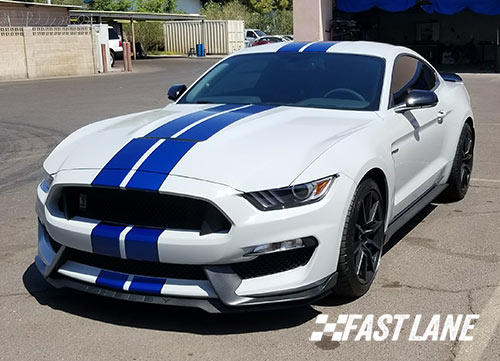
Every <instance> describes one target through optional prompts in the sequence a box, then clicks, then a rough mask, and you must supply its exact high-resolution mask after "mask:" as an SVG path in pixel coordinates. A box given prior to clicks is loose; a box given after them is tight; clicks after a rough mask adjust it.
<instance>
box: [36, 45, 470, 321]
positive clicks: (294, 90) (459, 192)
mask: <svg viewBox="0 0 500 361" xmlns="http://www.w3.org/2000/svg"><path fill="white" fill-rule="evenodd" d="M169 97H170V98H171V99H173V100H176V103H175V104H170V105H168V106H166V107H165V108H163V109H159V110H152V111H148V112H143V113H139V114H132V115H126V116H122V117H118V118H114V119H109V120H105V121H101V122H98V123H95V124H92V125H89V126H87V127H84V128H82V129H80V130H78V131H76V132H75V133H73V134H72V135H70V136H69V137H68V138H67V139H66V140H64V141H63V142H62V143H61V144H59V146H57V148H56V149H55V150H54V151H53V152H52V154H51V155H50V156H49V157H48V158H47V160H46V161H45V163H44V169H45V171H46V173H47V174H46V177H45V179H44V180H43V182H42V183H41V184H40V186H39V187H38V189H37V195H38V201H37V207H36V210H37V214H38V220H39V236H38V247H39V253H38V256H37V257H36V265H37V267H38V269H39V270H40V272H41V273H42V274H43V275H44V277H45V278H46V279H47V281H49V282H50V283H51V284H53V285H54V286H56V287H70V288H75V289H79V290H83V291H86V292H91V293H95V294H100V295H105V296H110V297H114V298H119V299H126V300H132V301H139V302H151V303H162V304H168V305H177V306H189V307H199V308H202V309H205V310H207V311H209V312H227V311H234V310H246V309H249V308H250V309H252V308H254V307H273V306H277V305H278V306H285V305H297V304H303V303H308V302H312V301H313V300H315V299H317V298H319V297H322V296H324V295H326V294H329V293H331V292H332V291H333V292H335V293H336V294H337V295H341V296H348V297H359V296H361V295H363V294H364V293H365V292H366V291H367V290H368V288H369V287H370V285H371V284H372V282H373V279H374V277H375V274H376V273H377V269H378V267H379V263H380V259H381V254H382V249H383V246H384V243H385V242H386V241H387V240H388V239H389V237H390V236H391V235H392V234H393V233H394V231H395V230H397V229H398V228H400V227H401V226H402V225H403V224H404V223H405V222H406V221H408V220H409V219H410V218H411V217H412V216H414V215H415V214H416V213H417V212H419V211H420V210H421V209H422V208H423V207H424V206H425V205H427V204H428V203H429V202H431V201H432V200H433V199H434V198H436V197H437V196H438V195H439V196H440V197H442V198H443V199H447V200H449V201H457V200H460V199H462V198H463V197H464V195H465V193H466V192H467V189H468V185H469V180H470V176H471V171H472V162H473V149H474V122H473V115H472V112H471V105H470V99H469V95H468V93H467V91H466V89H465V87H464V84H463V82H462V80H461V78H460V77H458V76H457V75H454V74H439V73H437V72H436V70H435V69H434V68H433V67H432V66H431V65H430V64H429V63H428V62H427V61H426V60H424V59H423V58H422V57H420V56H419V55H418V54H416V53H415V52H413V51H411V50H409V49H406V48H402V47H395V46H391V45H385V44H378V43H370V42H340V43H331V42H315V43H279V44H271V45H266V46H259V47H255V48H250V49H245V50H243V51H241V52H239V53H236V54H234V55H232V56H229V57H227V58H225V59H224V60H222V61H220V62H219V63H218V64H216V65H215V66H214V67H212V68H211V69H210V70H209V71H208V72H206V73H205V74H204V75H203V76H202V77H201V78H200V79H199V80H197V81H196V82H195V83H194V85H192V86H191V87H190V88H189V89H186V87H185V86H183V85H176V86H173V87H172V88H171V89H170V91H169Z"/></svg>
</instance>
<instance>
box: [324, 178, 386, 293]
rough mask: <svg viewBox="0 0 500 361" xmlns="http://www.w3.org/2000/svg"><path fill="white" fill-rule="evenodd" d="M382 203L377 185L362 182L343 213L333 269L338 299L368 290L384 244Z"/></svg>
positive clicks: (368, 179)
mask: <svg viewBox="0 0 500 361" xmlns="http://www.w3.org/2000/svg"><path fill="white" fill-rule="evenodd" d="M384 223H385V202H384V199H383V198H382V195H381V192H380V189H379V187H378V185H377V183H376V182H375V181H374V180H373V179H370V178H367V179H365V180H363V181H362V182H361V183H360V184H359V186H358V187H357V189H356V192H355V193H354V196H353V199H352V201H351V204H350V205H349V210H348V213H347V217H346V221H345V225H344V231H343V234H342V242H341V245H340V254H339V262H338V266H337V273H338V278H337V284H336V285H335V287H334V292H335V294H336V295H338V296H342V297H349V298H356V297H360V296H362V295H364V294H365V293H366V292H367V291H368V289H369V288H370V286H371V284H372V282H373V280H374V278H375V275H376V273H377V271H378V267H379V264H380V259H381V257H382V248H383V244H384V237H385V234H384Z"/></svg>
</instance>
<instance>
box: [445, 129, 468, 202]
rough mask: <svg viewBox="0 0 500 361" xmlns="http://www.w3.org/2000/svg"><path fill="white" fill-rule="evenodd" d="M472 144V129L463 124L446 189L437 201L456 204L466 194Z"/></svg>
mask: <svg viewBox="0 0 500 361" xmlns="http://www.w3.org/2000/svg"><path fill="white" fill-rule="evenodd" d="M474 144H475V139H474V132H473V130H472V127H471V126H470V124H468V123H465V125H464V127H463V128H462V133H461V134H460V139H459V140H458V145H457V149H456V151H455V157H454V159H453V166H452V168H451V173H450V177H449V178H448V187H447V188H446V189H445V190H444V191H443V193H441V195H440V196H439V197H438V200H439V201H443V202H458V201H460V200H462V199H463V198H464V197H465V195H466V194H467V191H468V190H469V184H470V179H471V175H472V166H473V164H474Z"/></svg>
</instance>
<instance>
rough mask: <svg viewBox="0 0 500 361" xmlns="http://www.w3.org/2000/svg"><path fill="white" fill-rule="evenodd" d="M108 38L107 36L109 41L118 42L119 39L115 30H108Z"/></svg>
mask: <svg viewBox="0 0 500 361" xmlns="http://www.w3.org/2000/svg"><path fill="white" fill-rule="evenodd" d="M108 36H109V40H118V39H120V37H119V36H118V34H117V33H116V31H115V29H110V28H108Z"/></svg>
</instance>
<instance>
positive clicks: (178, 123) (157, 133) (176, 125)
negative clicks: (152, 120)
mask: <svg viewBox="0 0 500 361" xmlns="http://www.w3.org/2000/svg"><path fill="white" fill-rule="evenodd" d="M238 107H241V105H239V104H225V105H220V106H218V107H215V108H210V109H205V110H200V111H198V112H194V113H190V114H187V115H184V116H182V117H180V118H176V119H174V120H171V121H169V122H168V123H166V124H164V125H162V126H161V127H159V128H156V129H155V130H153V131H152V132H150V133H149V134H147V135H146V137H152V138H170V137H172V136H173V135H174V134H175V133H177V132H179V131H181V130H182V129H184V128H186V127H187V126H189V125H191V124H193V123H195V122H197V121H199V120H201V119H203V118H207V117H209V116H211V115H214V114H216V113H220V112H224V111H227V110H231V109H234V108H238Z"/></svg>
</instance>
